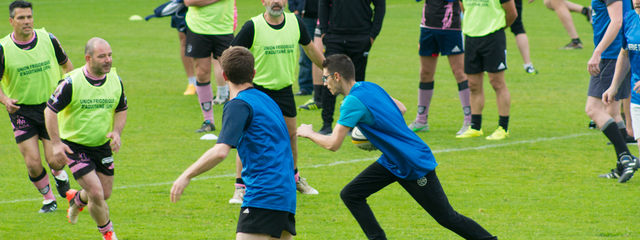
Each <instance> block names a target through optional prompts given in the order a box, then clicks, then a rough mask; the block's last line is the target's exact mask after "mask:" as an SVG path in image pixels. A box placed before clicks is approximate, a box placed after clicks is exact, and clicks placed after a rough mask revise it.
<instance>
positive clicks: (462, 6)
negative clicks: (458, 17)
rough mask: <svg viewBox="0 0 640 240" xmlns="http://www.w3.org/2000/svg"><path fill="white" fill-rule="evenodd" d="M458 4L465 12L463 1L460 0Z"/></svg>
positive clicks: (461, 10)
mask: <svg viewBox="0 0 640 240" xmlns="http://www.w3.org/2000/svg"><path fill="white" fill-rule="evenodd" d="M458 4H460V12H463V13H464V4H462V1H458Z"/></svg>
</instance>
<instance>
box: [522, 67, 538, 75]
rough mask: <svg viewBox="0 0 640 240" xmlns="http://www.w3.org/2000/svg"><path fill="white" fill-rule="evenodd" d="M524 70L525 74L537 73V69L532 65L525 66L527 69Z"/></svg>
mask: <svg viewBox="0 0 640 240" xmlns="http://www.w3.org/2000/svg"><path fill="white" fill-rule="evenodd" d="M524 71H526V72H527V74H529V75H536V74H538V70H536V69H535V68H534V67H527V69H525V70H524Z"/></svg>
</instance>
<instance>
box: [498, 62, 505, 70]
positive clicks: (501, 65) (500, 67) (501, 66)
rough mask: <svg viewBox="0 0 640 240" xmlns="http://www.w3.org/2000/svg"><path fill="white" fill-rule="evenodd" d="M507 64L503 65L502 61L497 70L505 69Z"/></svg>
mask: <svg viewBox="0 0 640 240" xmlns="http://www.w3.org/2000/svg"><path fill="white" fill-rule="evenodd" d="M506 68H507V66H505V65H504V63H500V66H498V70H503V69H506Z"/></svg>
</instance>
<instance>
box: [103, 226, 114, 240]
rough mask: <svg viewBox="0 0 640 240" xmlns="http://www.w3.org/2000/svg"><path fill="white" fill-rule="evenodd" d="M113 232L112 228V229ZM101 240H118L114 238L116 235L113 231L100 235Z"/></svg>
mask: <svg viewBox="0 0 640 240" xmlns="http://www.w3.org/2000/svg"><path fill="white" fill-rule="evenodd" d="M112 230H113V228H112ZM102 239H104V240H118V238H117V237H116V233H115V232H114V231H108V232H107V233H105V234H103V235H102Z"/></svg>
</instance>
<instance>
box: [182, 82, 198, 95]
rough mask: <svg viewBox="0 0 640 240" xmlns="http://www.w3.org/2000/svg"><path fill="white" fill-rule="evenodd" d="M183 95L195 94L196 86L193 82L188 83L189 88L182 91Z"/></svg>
mask: <svg viewBox="0 0 640 240" xmlns="http://www.w3.org/2000/svg"><path fill="white" fill-rule="evenodd" d="M182 94H183V95H195V94H196V86H193V84H189V85H187V90H185V91H184V93H182Z"/></svg>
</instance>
